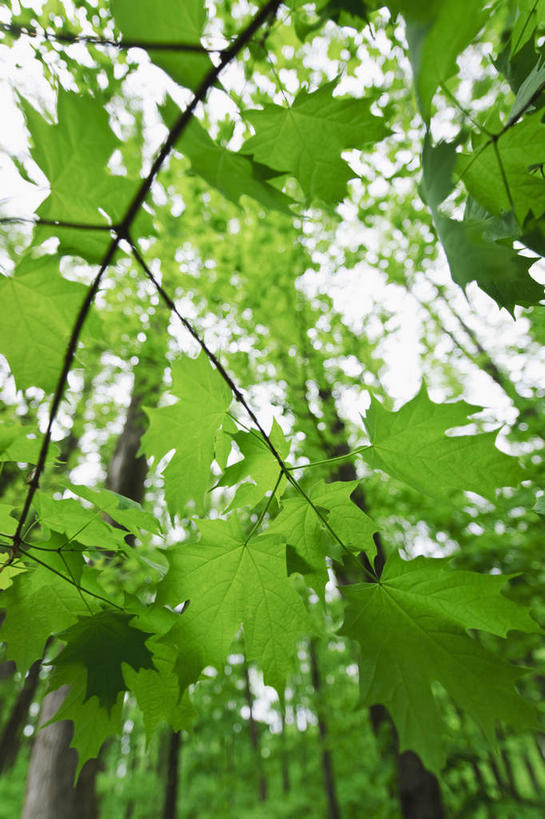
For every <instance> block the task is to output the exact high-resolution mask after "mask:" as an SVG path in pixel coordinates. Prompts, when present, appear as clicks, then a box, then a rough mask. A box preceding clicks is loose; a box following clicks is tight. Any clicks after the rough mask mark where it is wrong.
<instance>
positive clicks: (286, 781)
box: [280, 707, 291, 794]
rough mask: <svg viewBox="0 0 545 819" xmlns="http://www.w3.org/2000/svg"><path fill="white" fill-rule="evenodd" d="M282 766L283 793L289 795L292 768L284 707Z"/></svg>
mask: <svg viewBox="0 0 545 819" xmlns="http://www.w3.org/2000/svg"><path fill="white" fill-rule="evenodd" d="M280 724H281V731H280V742H281V748H280V755H281V756H280V764H281V769H282V793H285V794H288V793H289V792H290V790H291V783H290V767H289V759H288V748H287V737H286V713H285V710H284V707H281V708H280Z"/></svg>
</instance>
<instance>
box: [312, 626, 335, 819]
mask: <svg viewBox="0 0 545 819" xmlns="http://www.w3.org/2000/svg"><path fill="white" fill-rule="evenodd" d="M308 650H309V656H310V673H311V679H312V685H313V688H314V691H315V692H316V712H317V717H318V733H319V734H320V747H321V758H322V774H323V778H324V788H325V793H326V799H327V806H328V816H329V819H341V809H340V807H339V801H338V799H337V787H336V784H335V771H334V768H333V758H332V756H331V751H330V749H329V745H328V733H329V731H328V725H327V720H326V717H325V712H324V707H323V702H322V696H323V692H322V679H321V675H320V668H319V665H318V656H317V653H316V642H315V641H314V640H311V641H310V643H309V647H308Z"/></svg>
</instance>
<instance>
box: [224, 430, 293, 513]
mask: <svg viewBox="0 0 545 819" xmlns="http://www.w3.org/2000/svg"><path fill="white" fill-rule="evenodd" d="M269 438H270V440H271V442H272V444H273V446H274V447H275V449H276V451H277V452H278V454H279V455H280V457H281V458H285V457H286V456H287V454H288V452H289V449H290V445H289V443H288V442H287V441H286V438H285V435H284V433H283V431H282V428H281V426H280V425H279V424H278V423H277V421H276V420H274V421H273V423H272V427H271V432H270V435H269ZM233 440H234V441H236V443H237V446H238V447H239V449H240V451H241V453H242V456H243V457H242V459H241V460H240V461H237V462H236V463H234V464H232V465H231V466H228V467H227V469H226V470H225V471H224V473H223V475H222V477H221V479H220V481H219V482H218V486H234V485H235V484H237V483H240V482H241V481H245V480H246V479H247V478H249V479H250V482H249V483H242V484H241V486H239V488H238V489H237V491H236V494H235V497H234V498H233V500H232V501H231V503H230V504H229V506H228V509H229V510H232V509H240V508H241V507H242V506H255V505H256V503H259V501H260V500H261V498H263V497H264V496H265V495H266V494H267V492H271V491H272V490H273V488H274V486H275V484H276V482H277V481H278V477H279V474H280V466H279V463H278V461H277V460H276V458H275V457H274V455H273V454H272V452H271V450H270V449H269V447H268V446H267V444H266V443H265V441H264V440H263V438H262V436H261V435H260V434H259V433H256V432H237V433H235V434H234V435H233ZM279 489H280V485H279Z"/></svg>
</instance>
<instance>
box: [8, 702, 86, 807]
mask: <svg viewBox="0 0 545 819" xmlns="http://www.w3.org/2000/svg"><path fill="white" fill-rule="evenodd" d="M67 690H68V688H67V686H62V687H61V688H59V689H57V690H56V691H51V692H50V693H49V694H47V695H46V696H45V697H44V701H43V703H42V710H41V713H40V722H39V725H40V726H42V725H44V723H46V722H47V721H48V720H50V719H51V718H52V717H53V716H54V715H55V714H56V713H57V711H58V710H59V708H60V707H61V705H62V703H63V702H64V698H65V696H66V692H67ZM73 730H74V726H73V725H72V723H71V722H69V721H67V720H63V721H62V722H55V723H53V724H52V725H48V726H47V727H46V728H41V729H40V730H39V731H38V733H37V735H36V740H35V742H34V746H33V748H32V755H31V758H30V765H29V776H28V779H27V788H26V795H25V804H24V808H23V814H22V819H38V817H39V819H75V817H78V819H94V818H95V817H97V816H98V804H97V800H96V796H95V792H94V780H95V776H96V772H97V767H98V763H97V760H89V761H88V762H86V764H85V765H84V767H83V769H82V772H81V775H80V778H79V780H78V784H77V786H76V787H75V788H74V786H73V782H74V772H75V770H76V764H77V753H76V751H75V750H74V749H73V748H69V747H68V746H69V744H70V741H71V739H72V734H73Z"/></svg>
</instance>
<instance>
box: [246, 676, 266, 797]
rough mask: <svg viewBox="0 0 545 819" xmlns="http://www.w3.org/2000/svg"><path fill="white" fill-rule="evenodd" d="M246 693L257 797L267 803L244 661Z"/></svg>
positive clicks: (259, 749)
mask: <svg viewBox="0 0 545 819" xmlns="http://www.w3.org/2000/svg"><path fill="white" fill-rule="evenodd" d="M243 671H244V691H245V694H246V704H247V706H248V711H249V716H248V732H249V734H250V744H251V746H252V750H253V752H254V758H255V767H256V771H257V795H258V798H259V801H260V802H266V801H267V779H266V777H265V771H264V770H263V759H262V757H261V747H260V742H259V731H258V728H257V724H256V721H255V719H254V698H253V695H252V689H251V687H250V674H249V672H248V664H247V663H246V660H244V665H243Z"/></svg>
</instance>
